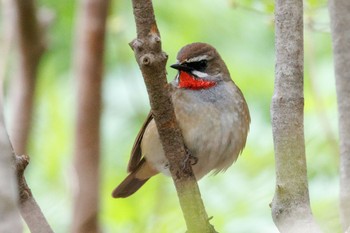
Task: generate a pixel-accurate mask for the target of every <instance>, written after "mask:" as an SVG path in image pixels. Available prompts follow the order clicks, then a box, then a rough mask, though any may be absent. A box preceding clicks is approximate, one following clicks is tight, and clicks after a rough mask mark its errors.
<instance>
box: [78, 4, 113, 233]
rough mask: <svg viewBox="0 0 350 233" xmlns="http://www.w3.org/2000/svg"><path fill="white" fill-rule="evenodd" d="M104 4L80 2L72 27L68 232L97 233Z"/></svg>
mask: <svg viewBox="0 0 350 233" xmlns="http://www.w3.org/2000/svg"><path fill="white" fill-rule="evenodd" d="M108 3H109V1H108V0H98V1H96V0H81V1H80V4H79V12H78V24H77V27H76V30H77V32H76V36H77V40H76V49H75V70H76V71H75V72H76V77H77V89H78V90H77V116H76V132H75V148H74V168H75V171H76V174H77V181H78V183H77V184H75V186H77V192H76V193H75V197H74V213H73V226H72V232H74V233H79V232H80V233H92V232H99V223H98V213H99V178H100V176H99V160H100V112H101V110H100V109H101V85H102V76H103V54H104V37H105V26H106V19H107V9H108Z"/></svg>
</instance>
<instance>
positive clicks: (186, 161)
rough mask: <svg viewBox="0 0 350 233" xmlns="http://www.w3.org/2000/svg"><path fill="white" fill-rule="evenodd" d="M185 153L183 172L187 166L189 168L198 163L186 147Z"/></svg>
mask: <svg viewBox="0 0 350 233" xmlns="http://www.w3.org/2000/svg"><path fill="white" fill-rule="evenodd" d="M185 151H186V157H185V159H184V163H183V169H184V170H186V167H187V165H188V164H189V165H191V166H194V165H196V164H197V163H198V158H197V157H195V156H193V155H192V154H191V152H190V150H189V149H188V148H187V147H185Z"/></svg>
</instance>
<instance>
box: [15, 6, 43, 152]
mask: <svg viewBox="0 0 350 233" xmlns="http://www.w3.org/2000/svg"><path fill="white" fill-rule="evenodd" d="M14 3H15V4H14V5H15V7H16V13H17V22H16V23H17V25H16V29H17V38H18V43H19V54H18V56H19V70H18V75H17V77H15V79H14V80H13V82H12V90H11V101H12V103H11V104H12V106H13V114H12V115H13V117H12V122H11V127H10V137H11V141H12V143H13V147H14V150H15V153H16V154H26V153H27V151H26V147H27V141H28V135H29V130H30V124H31V115H32V110H33V101H34V91H35V82H36V74H37V68H38V64H39V61H40V57H41V55H42V54H43V52H44V47H45V46H44V43H43V39H42V37H43V36H42V33H41V31H40V28H39V23H38V20H37V17H36V10H35V3H34V0H15V1H14Z"/></svg>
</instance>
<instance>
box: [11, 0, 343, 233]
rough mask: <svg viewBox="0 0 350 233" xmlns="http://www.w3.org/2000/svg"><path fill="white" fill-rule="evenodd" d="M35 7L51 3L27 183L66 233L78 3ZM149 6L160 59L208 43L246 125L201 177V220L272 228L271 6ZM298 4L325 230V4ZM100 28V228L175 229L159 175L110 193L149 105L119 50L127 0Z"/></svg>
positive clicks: (330, 208) (333, 128) (332, 114)
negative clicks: (242, 100)
mask: <svg viewBox="0 0 350 233" xmlns="http://www.w3.org/2000/svg"><path fill="white" fill-rule="evenodd" d="M37 3H38V6H39V7H40V8H47V9H49V10H52V11H53V12H54V14H55V20H54V22H53V24H52V26H51V27H50V28H49V32H48V35H47V37H48V40H49V49H48V51H47V53H46V54H45V55H44V57H43V59H42V61H41V64H40V70H39V78H38V83H37V84H38V88H37V93H36V108H35V112H34V117H33V126H32V132H31V137H30V145H29V147H30V155H31V163H30V166H29V167H28V170H27V179H28V183H29V185H30V187H31V189H32V191H33V193H34V195H35V197H36V200H37V201H38V202H39V204H40V205H41V207H42V210H43V212H44V213H45V215H46V216H47V218H48V220H49V222H50V223H51V224H52V226H53V229H54V230H55V231H56V232H57V233H66V232H68V231H69V227H70V220H71V215H72V214H71V212H72V190H74V187H75V181H74V172H73V171H72V145H73V133H74V116H75V109H76V106H75V78H74V73H73V66H72V60H73V59H72V57H73V52H74V36H75V32H74V30H75V24H76V18H75V15H76V12H77V9H76V8H77V5H78V4H77V2H76V1H71V0H61V1H54V0H38V1H37ZM153 4H154V8H155V13H156V19H157V22H158V27H159V30H160V32H161V36H162V44H163V49H164V51H166V52H167V53H168V55H169V65H170V64H172V63H173V62H174V61H175V57H176V53H177V51H178V50H179V49H180V48H181V47H182V46H183V45H185V44H188V43H191V42H195V41H201V42H207V43H210V44H212V45H213V46H214V47H216V48H217V50H218V51H219V53H220V54H221V55H222V57H223V59H224V60H225V62H226V64H227V65H228V67H229V69H230V72H231V76H232V78H233V80H234V81H235V82H236V84H237V85H238V86H239V87H240V88H241V90H242V91H243V93H244V95H245V97H246V99H247V102H248V105H249V108H250V112H251V118H252V124H251V130H250V133H249V136H248V141H247V146H246V149H245V150H244V151H243V154H242V155H241V157H240V158H239V159H238V161H237V162H236V163H235V164H234V165H233V166H232V167H231V168H230V169H228V171H227V172H226V173H220V174H218V175H217V176H207V177H206V178H204V179H202V180H201V181H200V182H199V185H200V188H201V192H202V197H203V199H204V202H205V205H206V209H207V212H208V214H209V215H210V216H213V217H214V218H213V219H212V220H211V223H212V224H213V225H214V226H215V228H216V229H217V230H218V231H219V232H228V233H232V232H237V233H276V232H278V231H277V229H276V227H275V225H274V223H273V221H272V218H271V214H270V207H269V203H270V202H271V200H272V198H273V194H274V182H275V170H274V154H273V142H272V133H271V124H270V102H271V98H272V95H273V84H274V61H275V60H274V59H275V58H274V22H273V7H274V6H273V1H270V0H260V1H258V0H235V1H234V0H217V1H213V0H201V1H200V0H192V1H187V0H177V1H161V0H155V1H153ZM304 8H305V140H306V153H307V161H308V176H309V189H310V197H311V205H312V209H313V213H314V215H315V218H316V220H317V222H318V223H319V224H320V225H321V227H322V229H323V230H324V232H332V233H337V232H340V223H339V216H338V209H339V208H338V189H339V187H338V186H339V184H338V145H337V143H338V133H337V113H336V95H335V83H334V74H333V62H332V51H331V38H330V33H329V17H328V11H327V5H326V1H325V0H321V1H316V0H308V1H306V2H305V6H304ZM107 30H108V34H107V37H106V38H107V39H106V49H105V51H106V53H105V64H106V65H105V77H104V84H103V111H102V122H101V126H102V127H101V135H102V151H101V152H102V161H101V210H100V220H101V223H102V224H101V225H102V229H103V232H106V233H107V232H122V233H129V232H130V233H134V232H136V233H151V232H152V233H166V232H170V233H177V232H181V233H183V232H185V223H184V220H183V217H182V213H181V210H180V207H179V204H178V199H177V195H176V192H175V189H174V187H173V184H172V181H171V179H169V178H167V177H163V176H161V175H159V176H158V177H155V178H153V179H151V180H150V181H149V182H147V184H146V185H145V186H144V187H143V188H142V189H141V190H140V191H138V192H137V193H136V194H135V195H133V196H132V197H130V198H128V199H112V198H111V191H112V190H113V188H114V187H115V186H116V185H117V184H118V183H119V182H120V181H121V180H122V179H123V178H124V177H125V175H126V166H127V161H128V159H129V153H130V150H131V147H132V144H133V140H134V139H135V137H136V134H137V132H138V129H139V128H140V126H141V124H142V123H143V120H144V119H145V117H146V115H147V113H148V111H149V103H148V97H147V93H146V90H145V87H144V83H143V79H142V77H141V74H140V71H139V69H138V66H137V64H136V62H135V59H134V57H133V52H132V51H131V49H130V48H129V46H128V42H130V41H131V40H132V39H133V38H134V37H135V36H136V32H135V24H134V19H133V15H132V6H131V1H122V0H114V1H112V2H111V5H110V11H109V18H108V22H107ZM9 73H11V72H9ZM168 74H169V75H168V78H169V80H172V78H173V77H174V76H175V70H171V69H170V68H169V69H168ZM9 107H10V106H9ZM8 115H9V114H8ZM8 117H11V116H10V115H9V116H8Z"/></svg>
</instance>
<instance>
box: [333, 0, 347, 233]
mask: <svg viewBox="0 0 350 233" xmlns="http://www.w3.org/2000/svg"><path fill="white" fill-rule="evenodd" d="M349 12H350V1H348V0H330V1H329V13H330V19H331V30H332V42H333V54H334V65H335V83H336V90H337V102H338V113H339V118H338V120H339V123H338V124H339V139H340V165H339V167H340V217H341V222H342V226H343V230H344V231H345V230H346V229H348V228H349V227H350V185H349V184H350V102H349V99H350V70H349V67H350V44H349V41H350V14H349Z"/></svg>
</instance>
